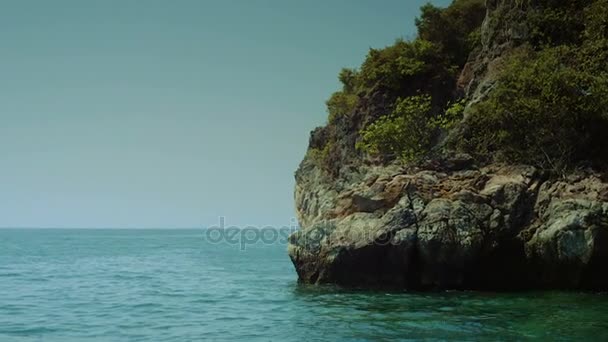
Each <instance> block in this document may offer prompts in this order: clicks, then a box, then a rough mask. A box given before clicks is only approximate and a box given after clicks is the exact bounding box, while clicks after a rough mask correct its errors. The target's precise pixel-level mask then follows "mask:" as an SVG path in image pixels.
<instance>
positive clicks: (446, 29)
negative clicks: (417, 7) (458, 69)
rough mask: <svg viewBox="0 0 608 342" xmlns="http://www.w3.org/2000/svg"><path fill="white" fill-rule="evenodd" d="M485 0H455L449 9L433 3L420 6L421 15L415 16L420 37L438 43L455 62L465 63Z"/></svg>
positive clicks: (471, 47) (483, 13) (457, 63)
mask: <svg viewBox="0 0 608 342" xmlns="http://www.w3.org/2000/svg"><path fill="white" fill-rule="evenodd" d="M484 9H485V1H484V0H455V1H454V2H452V4H451V5H450V6H449V7H447V8H446V9H440V8H438V7H435V6H433V5H432V4H430V3H429V4H426V5H424V6H422V8H421V12H422V13H421V15H420V18H418V19H417V20H416V26H417V27H418V35H419V37H420V38H421V39H423V40H427V41H430V42H433V43H435V44H437V45H439V46H440V47H441V49H442V51H443V53H444V54H445V55H446V56H447V57H448V58H449V59H450V62H451V63H452V64H453V65H463V64H464V63H465V62H466V60H467V58H468V56H469V53H470V52H471V50H472V49H473V48H474V47H475V46H476V45H475V46H474V45H472V44H471V39H470V38H471V35H472V34H473V37H472V38H473V42H474V41H475V39H476V38H478V37H475V35H474V32H476V31H477V32H479V31H478V29H479V27H480V26H481V23H482V21H483V19H484V17H485V10H484Z"/></svg>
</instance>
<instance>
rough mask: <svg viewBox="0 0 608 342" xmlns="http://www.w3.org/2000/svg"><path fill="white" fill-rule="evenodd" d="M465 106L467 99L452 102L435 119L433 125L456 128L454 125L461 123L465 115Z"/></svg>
mask: <svg viewBox="0 0 608 342" xmlns="http://www.w3.org/2000/svg"><path fill="white" fill-rule="evenodd" d="M465 106H466V99H461V100H459V101H456V102H453V103H450V104H449V105H448V108H447V109H446V110H445V111H444V113H443V114H441V115H439V116H437V117H436V118H434V119H433V125H435V126H437V127H438V128H441V129H444V130H446V131H449V130H450V129H452V128H454V126H456V124H457V123H459V122H460V121H461V120H462V118H463V117H464V109H465Z"/></svg>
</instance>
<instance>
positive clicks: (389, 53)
mask: <svg viewBox="0 0 608 342" xmlns="http://www.w3.org/2000/svg"><path fill="white" fill-rule="evenodd" d="M452 73H453V72H452V71H451V70H449V65H447V63H446V62H445V61H444V58H443V56H442V53H441V48H440V47H439V46H438V45H437V44H434V43H432V42H430V41H426V40H421V39H416V40H414V41H412V42H407V41H404V40H397V41H396V42H395V44H394V45H392V46H388V47H386V48H384V49H370V51H369V54H368V55H367V58H366V59H365V62H363V65H362V66H361V71H360V72H359V80H360V85H361V86H362V87H363V88H364V89H367V90H374V89H378V88H380V89H382V90H383V91H385V92H391V93H393V94H401V95H409V94H407V93H408V92H410V93H412V94H413V93H415V92H416V91H417V90H418V89H420V88H427V89H428V85H430V84H431V82H430V81H431V79H442V78H446V77H450V76H451V74H452ZM425 80H426V81H428V83H424V81H425Z"/></svg>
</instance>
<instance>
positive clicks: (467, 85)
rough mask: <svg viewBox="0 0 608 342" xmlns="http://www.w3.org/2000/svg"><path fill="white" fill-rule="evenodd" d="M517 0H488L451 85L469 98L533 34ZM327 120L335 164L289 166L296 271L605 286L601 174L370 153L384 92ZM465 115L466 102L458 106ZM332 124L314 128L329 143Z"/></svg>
mask: <svg viewBox="0 0 608 342" xmlns="http://www.w3.org/2000/svg"><path fill="white" fill-rule="evenodd" d="M520 3H521V1H517V0H488V1H487V11H488V12H487V15H486V20H485V21H484V24H483V26H482V32H481V40H482V48H481V49H479V50H478V51H476V52H474V53H473V54H472V55H471V57H470V59H469V62H468V63H467V65H465V67H464V69H463V72H462V74H461V77H460V79H459V80H458V84H457V85H455V88H456V91H461V92H464V93H466V94H467V95H468V97H469V99H471V102H470V103H472V102H475V101H479V100H481V99H483V97H484V96H485V94H487V93H488V92H489V91H491V89H492V87H493V84H494V82H495V72H494V70H495V68H496V67H497V65H499V64H500V60H501V57H502V56H503V55H504V54H505V53H508V51H511V50H512V49H513V48H516V47H517V46H518V45H520V44H521V43H522V42H523V41H524V40H525V38H526V35H527V34H528V29H527V27H526V25H525V23H524V22H522V20H521V18H523V17H524V16H523V15H522V7H521V4H520ZM370 99H371V100H369V101H368V102H369V103H364V105H363V106H361V107H362V108H363V109H365V110H357V111H355V112H354V113H353V115H351V116H349V117H348V118H341V119H338V121H337V123H336V124H335V127H333V129H334V130H336V131H337V132H338V133H337V134H338V135H339V140H337V142H336V144H338V145H339V147H340V148H339V151H340V154H336V156H334V157H333V158H334V159H335V160H332V163H331V165H332V169H331V170H327V169H323V168H322V167H320V166H319V165H318V163H315V161H314V160H312V158H310V157H309V156H307V157H306V158H305V159H304V160H303V161H302V163H301V165H300V168H299V169H298V171H297V172H296V190H295V201H296V209H297V214H298V219H299V222H300V226H301V230H299V231H298V232H296V233H294V234H293V235H292V236H291V237H290V239H289V247H288V251H289V255H290V257H291V259H292V261H293V263H294V265H295V268H296V270H297V273H298V276H299V279H300V281H302V282H305V283H315V284H321V283H334V284H340V285H344V286H356V287H394V288H399V289H415V290H425V289H488V290H513V289H541V288H554V289H589V290H608V268H606V267H604V265H603V264H602V262H606V261H608V181H607V179H606V178H605V177H606V175H605V174H602V173H597V172H594V171H592V170H582V171H577V172H571V173H570V174H569V175H565V176H561V177H555V176H554V175H553V176H552V175H549V174H546V173H544V172H543V171H541V170H539V169H536V168H534V167H532V166H527V165H503V164H483V165H481V164H480V165H477V164H476V162H475V161H474V160H473V158H471V157H470V156H468V155H466V154H456V155H455V154H451V155H450V154H448V155H447V156H445V155H444V157H437V158H435V159H434V160H431V161H428V162H426V163H425V164H423V165H418V166H416V167H409V168H406V167H403V166H401V165H400V164H399V163H397V162H388V163H374V162H370V161H369V160H364V158H363V157H362V156H360V155H359V154H358V153H357V151H356V150H355V148H354V146H355V141H356V139H357V132H358V130H359V129H360V128H361V127H362V125H364V123H365V122H367V121H370V120H372V121H373V119H375V118H377V117H378V116H379V115H381V113H385V112H387V111H386V108H385V107H384V106H385V101H384V99H383V98H382V96H381V94H376V93H373V94H372V95H371V96H370ZM465 119H466V112H465ZM327 131H328V128H327V127H324V128H319V129H317V130H315V131H314V132H313V133H312V134H311V141H310V147H311V148H319V147H321V146H324V144H325V143H326V142H325V140H326V139H327V137H326V135H327V134H325V133H327Z"/></svg>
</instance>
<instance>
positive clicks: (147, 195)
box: [0, 0, 449, 227]
mask: <svg viewBox="0 0 608 342" xmlns="http://www.w3.org/2000/svg"><path fill="white" fill-rule="evenodd" d="M424 2H425V1H410V0H408V1H404V0H389V1H382V2H376V1H371V0H370V1H350V0H336V1H326V0H323V1H320V0H314V1H285V0H273V1H265V0H260V1H250V0H240V1H236V0H235V1H225V0H217V1H202V0H201V1H199V0H176V1H164V0H163V1H161V0H147V1H124V0H105V1H92V0H90V1H84V0H70V1H68V0H54V1H28V0H24V1H21V0H14V1H4V2H3V6H2V9H1V10H0V44H1V49H2V63H0V75H2V76H1V77H0V117H1V121H0V226H2V227H201V226H206V225H213V224H216V223H217V222H218V216H225V217H226V223H227V224H228V225H233V224H234V225H245V224H251V225H260V226H261V225H289V224H290V218H292V217H293V216H294V213H293V182H294V181H293V173H294V171H295V169H296V168H297V166H298V163H299V161H300V160H301V159H302V157H303V155H304V152H305V150H306V145H307V142H308V134H309V131H310V130H311V129H313V128H314V127H315V126H319V125H322V124H323V123H324V122H325V120H326V111H325V105H324V101H325V100H326V99H327V98H328V97H329V95H330V94H331V93H332V92H333V91H335V90H337V89H338V87H339V84H338V80H337V74H338V72H339V71H340V69H341V68H342V67H356V66H358V65H359V64H360V63H361V62H362V60H363V58H364V57H365V55H366V53H367V51H368V48H369V47H383V46H386V45H388V44H391V43H392V42H393V41H394V39H395V38H398V37H405V38H410V37H412V36H413V34H414V32H415V27H414V19H415V17H416V16H417V15H418V13H419V11H418V8H419V7H420V6H421V5H422V4H423V3H424ZM433 3H435V4H437V5H441V6H445V5H447V4H448V3H449V1H448V0H444V1H433Z"/></svg>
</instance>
